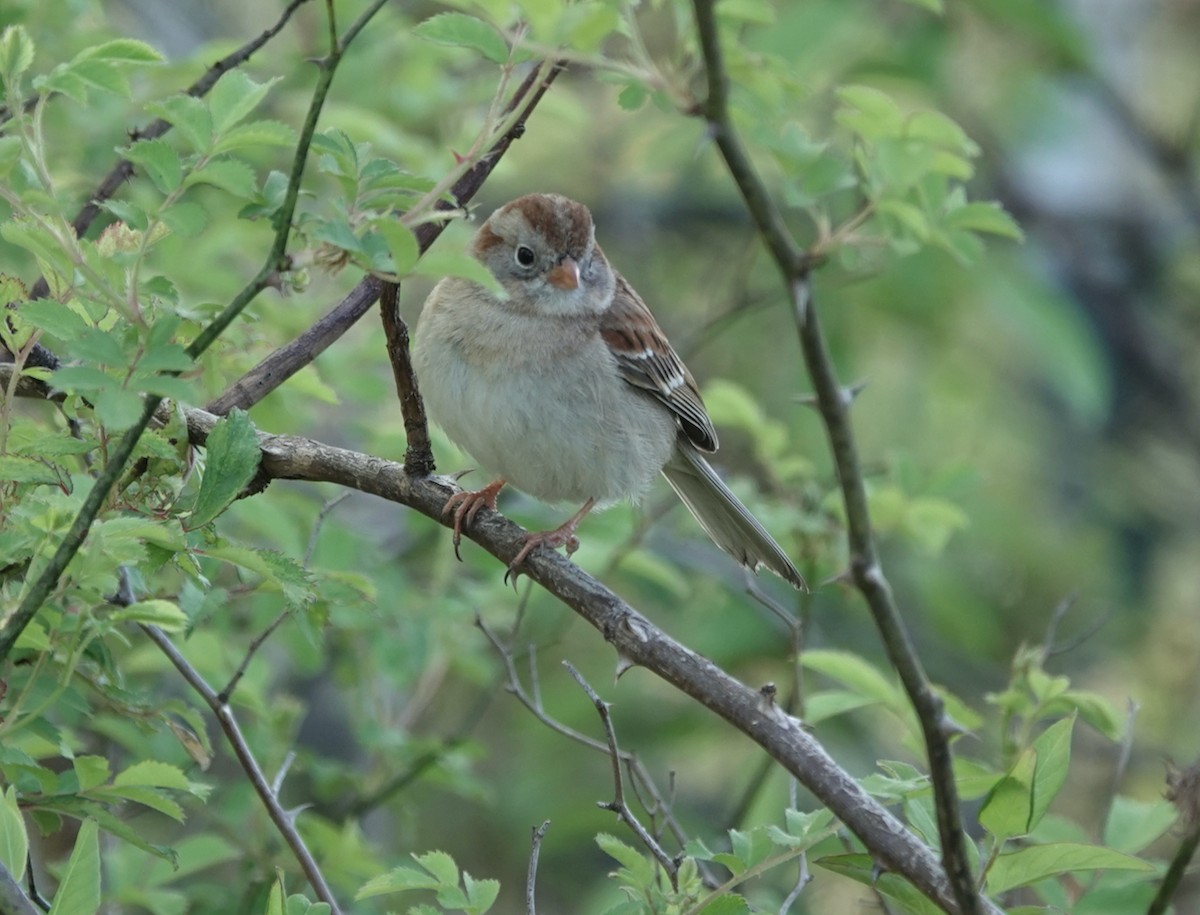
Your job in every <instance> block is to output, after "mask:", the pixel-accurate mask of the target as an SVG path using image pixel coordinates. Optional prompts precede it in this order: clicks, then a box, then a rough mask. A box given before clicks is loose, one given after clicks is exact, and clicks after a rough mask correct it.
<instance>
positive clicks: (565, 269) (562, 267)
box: [546, 257, 579, 289]
mask: <svg viewBox="0 0 1200 915" xmlns="http://www.w3.org/2000/svg"><path fill="white" fill-rule="evenodd" d="M546 282H547V283H549V284H550V285H551V286H553V287H554V288H555V289H578V288H579V264H577V263H575V258H573V257H564V258H563V259H562V263H560V264H559V265H558V266H557V267H555V268H554V269H553V270H551V271H550V272H549V273H547V274H546Z"/></svg>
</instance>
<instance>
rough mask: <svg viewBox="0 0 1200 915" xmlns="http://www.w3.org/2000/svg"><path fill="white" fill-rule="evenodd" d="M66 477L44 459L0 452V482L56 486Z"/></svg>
mask: <svg viewBox="0 0 1200 915" xmlns="http://www.w3.org/2000/svg"><path fill="white" fill-rule="evenodd" d="M66 479H67V476H66V474H65V473H63V472H61V471H60V470H59V468H58V467H56V466H55V465H54V464H49V463H47V462H46V460H45V459H41V460H39V459H38V458H31V457H20V456H18V455H15V454H0V482H5V483H33V484H35V485H37V486H46V485H49V486H57V485H59V484H60V483H63V482H64V481H65V480H66Z"/></svg>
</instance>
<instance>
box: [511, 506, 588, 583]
mask: <svg viewBox="0 0 1200 915" xmlns="http://www.w3.org/2000/svg"><path fill="white" fill-rule="evenodd" d="M595 505H596V500H595V499H588V500H587V501H586V502H584V503H583V508H581V509H579V511H577V512H575V514H573V515H572V516H571V517H570V518H568V519H567V520H566V521H565V522H563V523H562V524H561V525H559V526H558V527H556V528H555V529H554V530H552V531H539V532H537V533H534V534H526V535H525V545H524V546H523V547H521V549H520V551H519V552H518V553H517V555H516V556H514V557H513V561H512V562H511V563H509V565H508V571H507V572H505V573H504V580H505V581H507V580H508V577H509V576H510V575H511V576H512V579H513V587H516V584H517V577H518V576H519V575H520V574H521V573H520V571H519V569H520V566H521V563H523V562H524V561H525V560H526V558H528V556H529V554H530V553H531V552H533V550H534V549H535V548H536V547H539V546H544V547H548V548H549V549H552V550H556V549H558V548H559V547H560V546H565V547H566V548H567V555H568V556H570V555H571V554H572V553H574V552H575V551H576V550H577V549H579V538H578V537H576V536H575V528H577V527H579V522H580V521H582V520H583V519H584V518H585V517H586V516H587V513H588V512H590V511H591V510H592V509H593V508H594V507H595Z"/></svg>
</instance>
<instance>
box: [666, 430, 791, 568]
mask: <svg viewBox="0 0 1200 915" xmlns="http://www.w3.org/2000/svg"><path fill="white" fill-rule="evenodd" d="M662 472H663V476H664V477H666V478H667V482H668V483H670V484H671V488H672V489H674V490H675V492H676V493H677V494H678V496H679V498H680V499H682V500H683V504H684V505H686V506H687V507H688V511H690V512H691V513H692V514H693V515H694V516H695V518H696V520H697V521H699V522H700V526H701V527H702V528H704V530H705V533H707V534H708V536H709V537H711V538H712V541H713V543H715V544H716V545H717V546H719V547H720V548H721V549H723V550H724V551H725V552H727V553H729V554H730V555H732V556H733V558H734V559H736V560H737V561H738V562H740V563H741V564H742V565H744V566H745V567H746V568H748V569H750V571H752V572H754V571H757V570H758V567H759V566H766V567H767V568H768V569H770V570H771V571H772V572H774V573H775V574H776V575H778V576H779V577H780V578H782V579H784V580H785V581H787V582H789V583H790V584H792V585H793V586H795V587H797V588H799V589H800V590H802V591H807V590H808V585H806V584H805V582H804V578H803V577H802V576H801V575H800V573H799V571H797V569H796V567H795V566H794V565H793V564H792V561H791V560H790V559H788V557H787V554H786V553H784V552H783V549H782V547H780V546H779V544H778V543H776V542H775V541H774V539H772V537H771V535H770V534H768V533H767V531H766V529H765V528H764V527H763V526H762V525H761V524H759V522H758V519H756V518H755V517H754V516H753V515H752V514H750V511H749V509H747V508H746V506H744V505H743V504H742V503H741V502H739V501H738V498H737V496H735V495H734V494H733V493H732V492H730V491H729V487H727V486H726V485H725V484H724V483H723V482H722V481H721V478H720V477H718V476H717V474H716V471H714V470H713V469H712V467H710V466H709V464H708V461H706V460H705V459H704V458H703V457H702V456H701V455H700V453H699V452H698V451H696V449H695V448H693V447H692V446H691V445H689V444H687V443H686V442H683V441H680V442H679V444H678V446H677V447H676V448H675V453H674V454H673V455H672V456H671V459H670V460H669V461H667V464H666V466H665V467H663V471H662Z"/></svg>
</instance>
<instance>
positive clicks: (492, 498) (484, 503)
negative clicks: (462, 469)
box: [442, 479, 505, 562]
mask: <svg viewBox="0 0 1200 915" xmlns="http://www.w3.org/2000/svg"><path fill="white" fill-rule="evenodd" d="M504 482H505V481H504V480H502V479H501V480H493V481H492V482H491V483H488V485H487V486H485V487H483V489H476V490H463V491H462V492H456V493H455V494H454V495H452V496H451V497H450V498H449V499H447V500H446V505H445V507H444V508H443V509H442V514H443V515H448V514H449V513H450V511H451V509H453V511H454V555H455V556H456V557H457V558H458V561H459V562H462V555H461V554H460V553H459V551H458V545H459V544H460V543H462V532H463V528H464V527H470V526H471V523H472V522H473V521H474V520H475V516H476V515H477V514H479V509H481V508H484V507H487V508H490V509H491V510H492V511H495V510H496V497H497V496H498V495H500V490H501V489H503V488H504Z"/></svg>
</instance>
